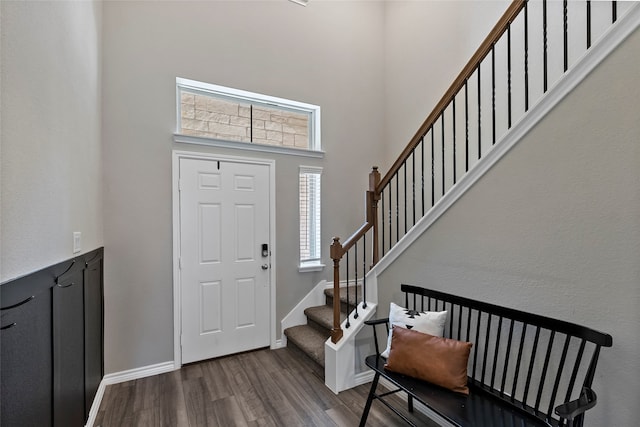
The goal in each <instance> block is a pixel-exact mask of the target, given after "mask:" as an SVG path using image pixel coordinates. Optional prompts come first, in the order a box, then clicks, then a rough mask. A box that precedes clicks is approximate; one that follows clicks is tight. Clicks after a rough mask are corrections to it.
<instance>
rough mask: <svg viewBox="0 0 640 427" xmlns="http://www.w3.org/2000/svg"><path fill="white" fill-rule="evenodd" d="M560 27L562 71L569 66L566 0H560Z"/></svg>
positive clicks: (565, 70)
mask: <svg viewBox="0 0 640 427" xmlns="http://www.w3.org/2000/svg"><path fill="white" fill-rule="evenodd" d="M562 29H563V32H564V34H563V38H564V39H563V40H564V72H565V73H566V72H567V69H568V68H569V15H568V13H567V0H563V1H562Z"/></svg>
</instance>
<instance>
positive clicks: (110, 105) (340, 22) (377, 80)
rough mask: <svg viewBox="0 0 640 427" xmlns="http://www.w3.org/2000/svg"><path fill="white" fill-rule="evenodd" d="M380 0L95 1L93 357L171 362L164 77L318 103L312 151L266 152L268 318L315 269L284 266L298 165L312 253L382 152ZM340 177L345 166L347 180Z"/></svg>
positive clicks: (169, 130)
mask: <svg viewBox="0 0 640 427" xmlns="http://www.w3.org/2000/svg"><path fill="white" fill-rule="evenodd" d="M382 26H383V4H382V3H379V2H322V1H318V2H312V3H311V4H310V5H309V6H308V7H306V8H305V7H300V6H298V5H295V4H293V3H290V2H287V1H277V2H275V1H269V2H261V1H257V2H244V1H243V2H237V1H234V2H225V1H215V2H105V4H104V28H105V32H104V34H105V36H104V69H103V70H104V80H103V81H104V84H103V91H104V96H103V111H104V115H103V134H102V135H103V144H104V168H105V259H106V260H107V262H106V263H105V310H106V325H105V334H106V338H105V347H106V355H105V364H106V366H105V369H106V372H107V373H112V372H117V371H122V370H126V369H131V368H135V367H140V366H146V365H151V364H154V363H160V362H165V361H168V360H173V312H172V309H173V293H172V286H173V284H172V219H171V203H172V202H171V150H172V149H180V150H195V151H207V152H218V153H226V154H235V155H250V156H253V155H254V154H247V153H243V152H238V151H236V152H233V151H229V150H226V151H225V150H214V149H208V148H204V147H201V146H189V145H185V144H174V143H173V142H172V134H173V132H174V130H175V126H176V123H175V114H176V113H175V78H176V77H177V76H179V77H185V78H190V79H194V80H200V81H204V82H209V83H214V84H219V85H223V86H230V87H234V88H238V89H244V90H249V91H253V92H259V93H264V94H268V95H274V96H278V97H283V98H289V99H294V100H297V101H302V102H308V103H311V104H317V105H320V106H321V107H322V144H323V148H324V150H325V151H326V152H327V154H326V157H325V158H324V159H322V160H312V159H301V158H299V157H291V156H282V155H259V154H256V155H255V156H257V157H266V158H273V159H275V160H276V188H277V197H276V198H277V200H276V203H277V224H276V228H277V246H276V251H277V259H278V263H277V270H276V274H277V283H276V286H277V313H276V317H277V319H278V331H279V329H280V328H279V320H280V319H282V317H283V316H284V315H285V314H287V313H288V312H289V311H290V310H291V309H292V308H293V307H294V306H295V304H297V302H298V301H299V300H300V299H301V298H302V297H303V296H304V295H306V294H307V293H308V291H309V290H311V288H312V287H313V286H314V285H316V284H317V283H318V282H319V281H320V280H321V279H323V278H325V277H329V276H330V267H327V268H325V271H324V273H304V274H300V273H298V270H297V268H298V213H297V212H298V201H297V195H298V182H297V180H298V166H299V165H300V164H304V165H310V166H322V167H323V168H324V175H323V194H322V197H323V212H322V214H323V223H322V227H323V231H322V233H323V241H324V242H326V244H327V247H326V250H325V253H324V254H323V258H324V260H325V263H327V265H330V260H329V257H328V255H329V254H328V243H329V242H330V238H331V237H332V236H333V235H339V236H343V237H346V236H347V235H349V234H350V233H351V232H353V230H355V229H356V227H357V226H359V225H360V223H361V222H362V221H363V219H364V216H363V215H364V205H363V204H364V191H365V190H366V186H367V182H368V177H367V174H368V172H369V170H370V168H371V166H372V165H374V164H376V163H378V162H379V160H380V159H382V122H383V111H382V105H383V93H382V90H381V88H382V86H383V64H382V61H383V55H382V49H381V46H382V44H383V32H382V31H381V28H382ZM347 177H348V178H347Z"/></svg>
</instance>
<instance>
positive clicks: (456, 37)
mask: <svg viewBox="0 0 640 427" xmlns="http://www.w3.org/2000/svg"><path fill="white" fill-rule="evenodd" d="M510 3H511V2H510V1H508V0H501V1H498V0H490V1H469V0H461V1H442V0H439V1H387V2H385V111H384V112H385V124H386V126H385V133H384V138H385V139H384V143H385V146H386V148H385V150H386V151H385V155H386V165H385V166H389V165H391V164H392V163H393V161H394V160H395V159H396V158H397V157H398V154H399V153H400V152H401V151H402V149H403V148H404V147H405V146H406V145H407V143H408V142H409V140H410V139H411V138H412V137H413V135H414V134H415V133H416V131H417V130H418V128H419V127H420V125H422V122H424V120H425V119H426V117H427V115H429V113H431V110H432V109H433V108H434V107H435V105H436V103H437V102H438V101H439V100H440V98H441V97H442V96H443V95H444V93H445V91H446V90H447V89H448V88H449V86H450V85H451V83H453V80H454V79H455V78H456V76H457V75H458V73H460V71H461V70H462V67H464V65H465V64H466V63H467V61H469V59H470V58H471V55H473V53H474V52H475V51H476V49H477V48H478V46H480V43H482V41H483V40H484V39H485V38H486V36H487V35H488V34H489V31H490V30H491V29H492V28H493V26H494V25H495V24H496V22H498V19H499V18H500V17H501V16H502V14H503V13H504V11H505V10H506V9H507V7H508V6H509V4H510ZM386 169H387V168H386V167H385V168H383V173H384V172H386Z"/></svg>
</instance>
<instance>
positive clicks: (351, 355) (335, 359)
mask: <svg viewBox="0 0 640 427" xmlns="http://www.w3.org/2000/svg"><path fill="white" fill-rule="evenodd" d="M377 282H378V281H377V276H376V273H375V272H374V271H373V270H371V271H369V273H367V276H366V283H367V285H366V287H367V289H366V293H367V307H366V308H364V307H363V304H362V302H360V303H359V304H358V318H357V319H354V318H353V316H351V317H350V318H349V323H350V325H349V327H348V328H347V327H346V322H347V321H346V320H345V321H344V322H342V324H341V325H340V327H341V328H342V334H343V335H342V339H341V340H340V341H338V342H337V343H335V344H334V343H332V342H331V338H329V339H328V340H327V341H326V342H325V343H324V383H325V385H326V386H327V387H329V389H330V390H331V391H333V392H334V393H335V394H338V393H339V392H341V391H343V390H348V389H350V388H353V387H356V386H358V385H360V384H365V383H367V382H369V381H371V379H373V375H370V374H369V373H368V372H366V373H364V375H363V373H357V372H356V371H355V370H356V368H355V366H356V360H355V359H356V351H355V342H356V336H357V335H358V332H360V330H362V328H363V327H364V326H366V325H365V324H364V322H365V321H366V320H369V319H371V317H373V315H374V314H375V312H376V308H377V307H378V283H377Z"/></svg>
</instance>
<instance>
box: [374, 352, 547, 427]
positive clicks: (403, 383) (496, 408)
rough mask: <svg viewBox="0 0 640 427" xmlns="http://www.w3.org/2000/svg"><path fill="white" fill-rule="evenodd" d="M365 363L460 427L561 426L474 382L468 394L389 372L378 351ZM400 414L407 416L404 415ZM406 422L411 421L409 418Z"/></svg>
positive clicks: (416, 399) (470, 385) (470, 384)
mask: <svg viewBox="0 0 640 427" xmlns="http://www.w3.org/2000/svg"><path fill="white" fill-rule="evenodd" d="M365 363H366V365H367V366H368V367H370V368H371V369H373V370H374V371H375V372H376V373H382V374H384V378H386V379H387V380H389V381H391V382H392V383H393V384H394V385H395V386H396V387H398V388H400V389H402V390H403V391H406V392H407V393H408V394H409V396H411V397H413V398H414V399H415V401H417V402H420V403H422V404H423V405H425V406H427V407H429V408H430V409H431V410H433V411H434V412H436V413H437V414H438V415H440V416H441V417H442V418H444V419H446V420H447V421H449V422H450V423H452V424H454V425H457V426H460V427H471V426H473V427H496V426H504V427H549V426H551V427H557V425H558V423H557V421H556V420H554V419H550V420H549V422H548V423H545V422H543V421H542V420H540V419H538V418H535V417H532V416H531V415H529V414H527V413H523V412H521V411H518V410H517V409H516V408H515V407H510V406H507V405H504V403H502V401H501V400H499V399H497V398H496V397H494V396H492V395H491V394H490V393H488V392H486V391H484V390H483V389H481V388H478V387H475V386H474V384H473V383H472V382H469V390H470V392H469V395H468V396H465V395H462V394H459V393H454V392H452V391H449V390H445V389H443V388H441V387H439V386H437V385H433V384H429V383H427V382H425V381H422V380H419V379H416V378H412V377H408V376H406V375H402V374H398V373H395V372H390V371H385V369H384V364H385V363H386V360H385V359H384V358H383V357H382V356H376V355H375V354H374V355H371V356H368V357H367V358H366V359H365ZM398 391H400V390H398ZM392 410H393V409H392ZM394 412H395V411H394ZM396 413H397V412H396ZM398 415H400V416H401V417H403V418H404V416H403V415H402V414H398ZM405 421H407V420H406V419H405ZM407 422H408V423H410V422H409V421H407ZM410 424H411V423H410Z"/></svg>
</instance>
